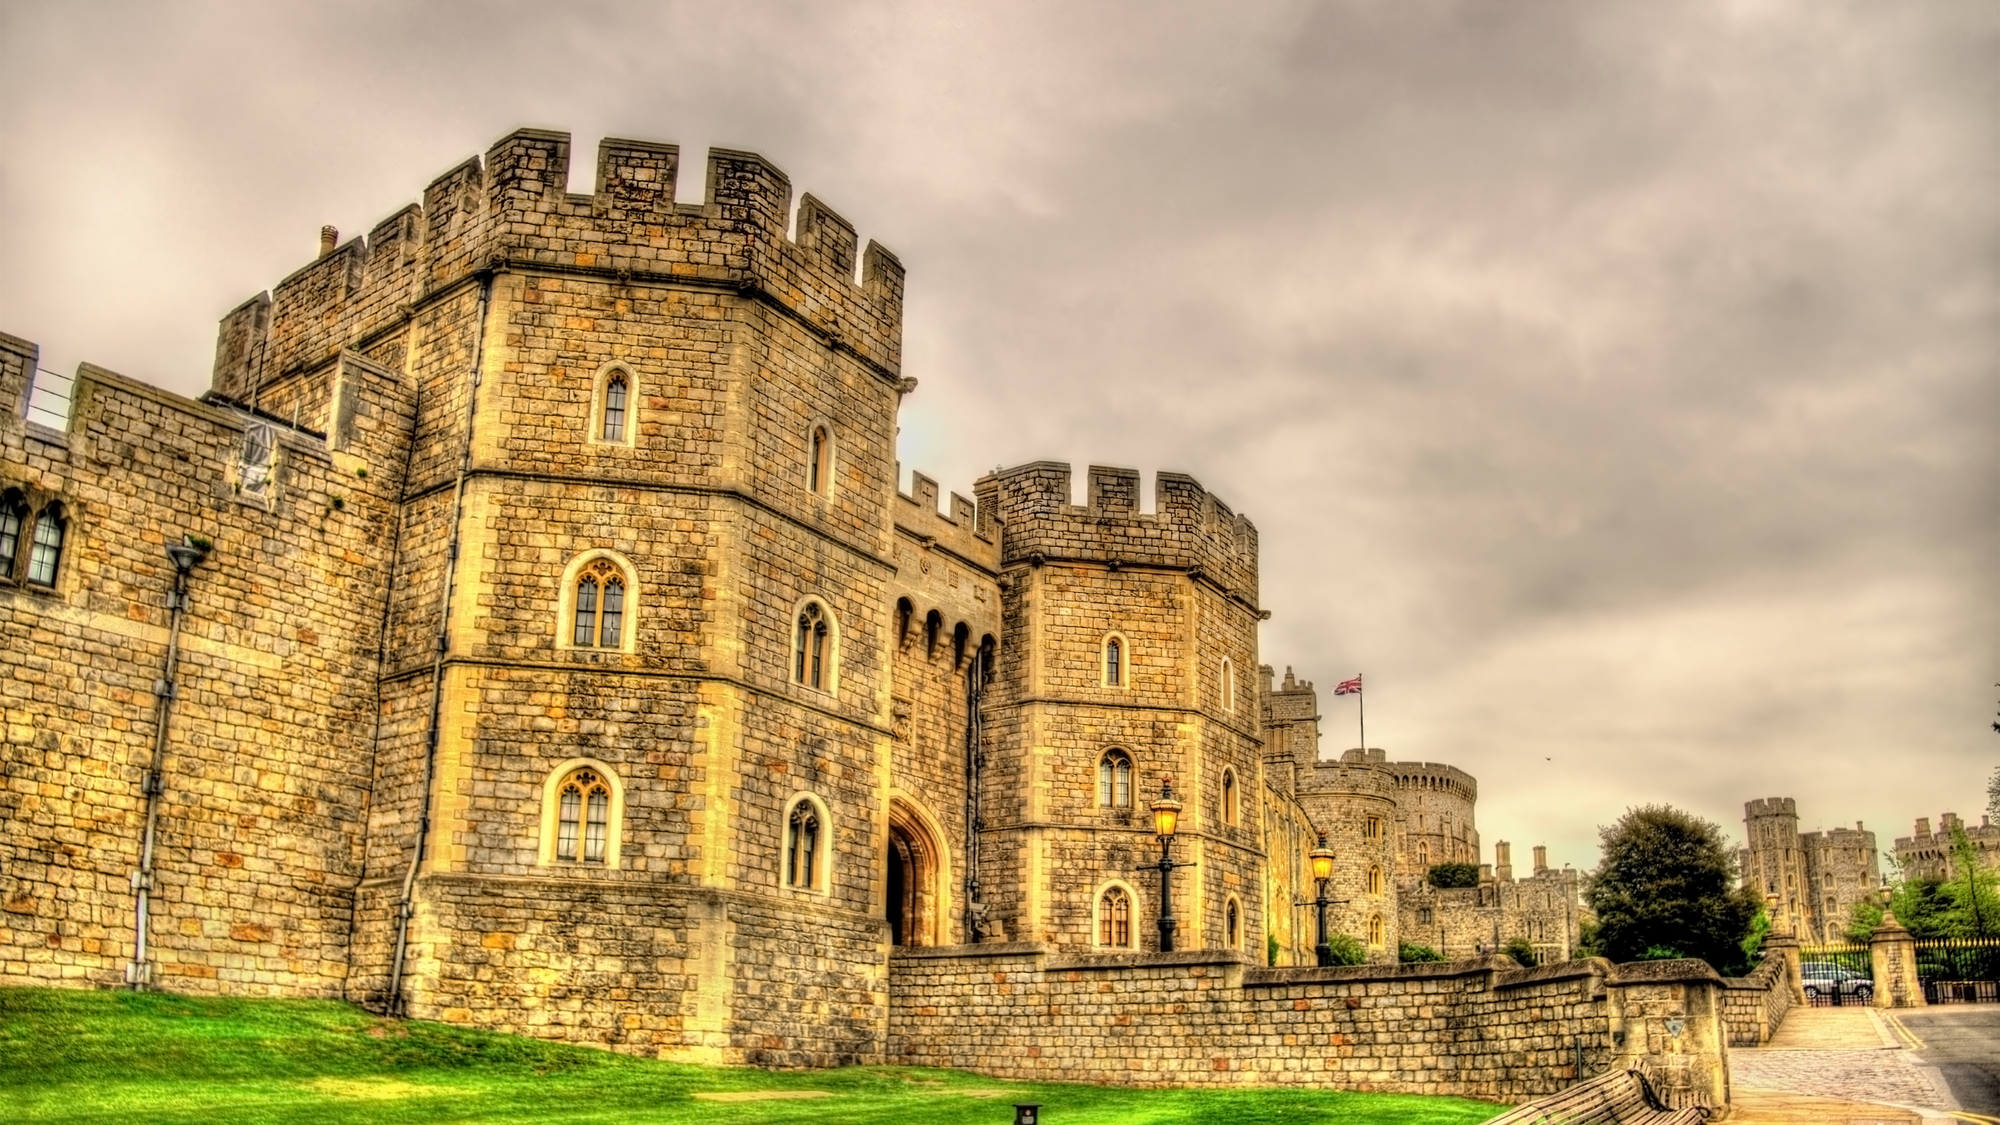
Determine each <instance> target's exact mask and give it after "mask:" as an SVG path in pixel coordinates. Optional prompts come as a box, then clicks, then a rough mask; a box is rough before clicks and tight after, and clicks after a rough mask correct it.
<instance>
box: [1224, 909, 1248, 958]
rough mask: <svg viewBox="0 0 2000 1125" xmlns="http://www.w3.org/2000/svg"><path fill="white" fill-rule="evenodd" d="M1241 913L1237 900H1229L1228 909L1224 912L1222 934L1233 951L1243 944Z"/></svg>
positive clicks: (1225, 942)
mask: <svg viewBox="0 0 2000 1125" xmlns="http://www.w3.org/2000/svg"><path fill="white" fill-rule="evenodd" d="M1240 913H1241V912H1240V911H1239V910H1238V909H1237V906H1236V900H1235V899H1231V900H1229V907H1228V909H1227V910H1225V911H1223V918H1222V934H1223V941H1224V944H1226V945H1228V946H1229V948H1231V949H1235V948H1236V947H1237V946H1239V945H1242V944H1243V920H1242V918H1241V917H1240Z"/></svg>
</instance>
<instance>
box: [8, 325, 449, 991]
mask: <svg viewBox="0 0 2000 1125" xmlns="http://www.w3.org/2000/svg"><path fill="white" fill-rule="evenodd" d="M35 359H36V351H35V349H34V347H33V346H32V345H29V344H27V343H26V342H24V341H20V340H16V339H14V338H12V337H0V399H4V401H6V402H7V403H8V404H9V405H10V407H13V409H10V410H8V411H6V412H5V415H4V417H0V491H4V490H7V489H15V490H21V491H24V492H25V494H26V495H29V496H31V497H33V498H34V499H35V501H36V504H37V506H39V505H40V504H41V503H44V502H48V501H55V502H59V503H60V504H61V505H62V506H63V510H64V511H65V513H66V516H67V528H66V538H65V542H64V544H63V550H62V555H61V561H60V566H59V570H58V573H57V576H56V580H55V582H54V584H53V585H52V586H39V585H35V584H32V583H29V582H26V581H24V580H22V577H21V574H20V573H18V572H17V573H15V574H13V575H11V576H9V577H6V578H4V579H0V628H4V631H5V634H6V636H7V643H6V644H5V645H4V646H0V669H4V672H0V676H4V678H5V679H6V681H7V682H8V683H9V684H10V685H11V687H10V691H9V693H8V701H7V708H6V718H7V723H6V728H5V742H4V744H0V772H4V778H5V786H4V790H0V905H4V913H0V977H4V978H6V979H10V980H15V981H22V982H37V983H59V982H69V983H78V984H94V985H99V986H103V985H111V984H116V983H121V982H123V981H124V980H125V979H126V976H125V974H126V971H127V963H128V962H129V961H130V960H131V959H132V958H133V956H134V953H135V933H134V916H135V909H136V907H135V896H134V890H133V883H132V882H131V878H132V876H133V873H134V872H135V871H136V870H137V869H138V867H139V862H140V851H141V841H142V837H143V833H144V820H145V803H146V801H145V798H146V789H147V775H148V772H149V769H150V757H151V752H152V744H153V739H154V732H155V729H156V723H157V721H158V717H159V714H160V704H161V700H160V697H159V696H157V695H156V694H155V693H156V690H158V688H157V684H158V682H159V680H160V677H161V676H162V675H163V670H164V665H163V661H164V657H165V653H166V646H167V630H168V625H169V612H168V609H167V605H166V596H167V594H168V592H169V590H170V589H171V587H172V582H173V567H172V566H171V565H170V564H169V562H168V559H167V557H166V555H165V553H164V550H163V547H164V545H165V544H167V543H177V542H180V541H181V540H182V538H183V537H184V536H188V535H193V536H198V537H201V538H202V539H203V540H205V541H207V542H208V543H210V544H212V547H211V549H210V551H209V553H208V555H207V557H206V558H205V559H203V561H202V562H201V563H200V564H198V565H197V566H196V567H195V569H194V571H193V573H192V576H191V578H190V580H189V584H188V596H189V609H188V611H187V614H186V620H185V622H184V623H183V625H182V629H181V637H180V661H179V668H178V672H177V675H176V677H175V682H174V691H173V699H172V716H171V725H170V728H169V738H168V753H167V756H166V758H165V761H164V769H163V771H162V776H161V778H160V781H159V786H160V792H161V797H160V836H159V841H158V847H157V866H156V869H155V872H154V888H153V892H152V902H151V911H152V924H151V926H150V927H149V932H150V942H151V956H150V957H149V958H148V961H149V962H150V964H151V966H152V970H153V971H152V975H151V980H152V981H153V983H155V984H157V985H159V986H163V987H167V988H172V989H178V990H188V991H225V992H232V993H239V994H241V993H261V994H292V995H296V994H307V995H330V996H337V995H340V994H341V993H342V992H343V990H344V987H345V981H346V976H347V965H348V955H347V952H348V945H349V940H350V936H351V935H350V921H351V915H352V910H353V899H354V894H355V887H356V881H357V879H358V878H359V877H360V875H361V874H362V863H363V841H364V836H365V825H366V816H367V811H368V801H369V792H370V790H371V787H372V781H373V779H372V776H371V773H372V765H373V759H374V750H375V748H374V728H375V724H374V708H375V682H374V675H373V672H374V661H375V655H376V650H377V646H378V643H379V641H378V637H379V629H380V623H381V619H382V613H383V599H384V592H385V591H386V589H387V588H388V582H387V576H388V572H389V567H390V562H391V546H392V544H393V542H394V538H395V528H396V522H397V521H396V515H397V509H396V503H395V502H396V499H397V495H398V490H399V489H400V487H401V484H402V474H401V469H402V463H401V459H400V458H399V457H397V456H395V455H394V451H395V450H396V449H397V448H398V446H399V445H400V444H401V443H402V442H403V441H404V440H405V439H406V436H407V428H408V425H409V414H410V402H409V399H408V396H407V394H406V393H405V392H404V390H403V388H401V387H400V386H398V385H396V383H395V382H393V381H389V380H384V379H381V378H379V377H378V376H377V374H376V373H375V371H374V370H373V369H372V367H371V365H368V364H366V363H365V362H355V363H348V364H344V365H340V367H341V372H340V379H339V380H338V382H339V386H340V388H341V391H342V394H343V395H344V396H345V401H346V402H347V404H348V407H349V409H348V410H347V411H346V412H345V414H344V416H343V417H342V418H339V419H336V420H335V421H336V426H335V428H334V431H333V432H332V433H330V434H322V433H317V432H312V431H307V430H294V429H292V428H290V427H289V426H283V425H276V426H274V427H273V428H274V430H275V431H276V435H277V436H276V440H277V449H276V453H275V455H274V461H273V476H272V480H271V484H270V487H269V489H268V490H267V491H263V492H261V493H259V492H258V491H257V490H253V491H252V493H250V494H247V495H246V493H244V492H243V491H242V490H241V487H240V486H241V484H242V476H241V473H240V469H239V461H240V458H241V455H242V449H243V442H244V433H245V430H246V428H247V427H248V426H250V425H251V424H253V423H254V422H256V421H258V420H257V419H256V418H254V417H253V416H251V415H249V414H247V413H245V412H242V411H239V410H234V409H230V408H227V407H222V406H210V405H204V404H200V403H195V402H191V401H188V400H186V399H182V398H180V397H178V396H174V395H169V394H165V393H162V392H160V391H158V390H155V389H154V388H151V387H147V386H144V385H142V384H139V383H135V382H132V381H130V380H127V379H124V378H122V377H120V376H118V375H115V374H112V373H111V372H108V371H103V370H101V369H97V368H93V367H89V366H88V365H86V366H85V367H84V369H83V371H82V373H81V374H80V376H79V377H78V379H77V382H76V385H75V391H74V404H73V409H72V413H71V415H70V418H69V424H68V428H67V429H66V430H65V431H62V432H57V431H53V430H49V429H46V428H44V427H41V426H38V425H32V424H29V423H26V422H24V420H23V415H24V411H23V409H22V407H24V406H25V403H26V399H27V395H28V393H29V386H30V382H31V379H32V373H33V372H34V370H35ZM371 469H372V470H373V471H372V472H368V473H367V475H363V473H364V471H365V470H371Z"/></svg>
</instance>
